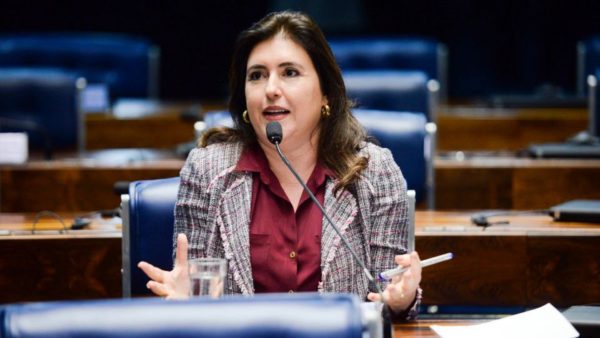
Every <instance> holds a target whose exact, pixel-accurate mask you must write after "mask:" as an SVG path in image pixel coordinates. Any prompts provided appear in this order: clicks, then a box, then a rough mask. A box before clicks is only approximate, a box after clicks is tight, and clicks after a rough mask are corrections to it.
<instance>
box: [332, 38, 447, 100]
mask: <svg viewBox="0 0 600 338" xmlns="http://www.w3.org/2000/svg"><path fill="white" fill-rule="evenodd" d="M329 45H330V47H331V50H332V51H333V54H334V55H335V58H336V61H337V63H338V65H339V66H340V68H341V69H342V71H343V72H346V71H348V70H382V69H387V70H418V71H422V72H424V73H425V74H427V78H428V79H435V80H437V82H438V83H439V85H440V97H441V98H442V99H445V98H446V97H447V68H448V67H447V59H448V52H447V49H446V47H445V46H444V45H443V44H442V43H440V42H438V41H435V40H433V39H428V38H418V37H412V38H411V37H393V36H388V37H384V36H371V37H355V38H339V39H330V40H329Z"/></svg>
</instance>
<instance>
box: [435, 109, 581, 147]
mask: <svg viewBox="0 0 600 338" xmlns="http://www.w3.org/2000/svg"><path fill="white" fill-rule="evenodd" d="M587 120H588V119H587V108H520V109H493V108H473V107H468V106H465V107H445V108H444V107H442V109H441V110H440V112H439V113H438V119H437V124H438V143H437V147H438V150H439V151H450V150H463V151H464V150H513V151H516V150H520V149H523V148H525V147H527V146H528V145H530V144H532V143H546V142H563V141H565V140H566V139H567V138H569V137H572V136H573V135H575V134H576V133H578V132H580V131H583V130H587Z"/></svg>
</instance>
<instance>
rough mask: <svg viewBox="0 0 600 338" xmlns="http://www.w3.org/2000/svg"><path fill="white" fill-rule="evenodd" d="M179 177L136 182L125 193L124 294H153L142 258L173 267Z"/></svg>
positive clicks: (123, 209)
mask: <svg viewBox="0 0 600 338" xmlns="http://www.w3.org/2000/svg"><path fill="white" fill-rule="evenodd" d="M178 189H179V177H173V178H165V179H156V180H144V181H135V182H131V183H130V184H129V195H122V196H121V210H122V218H123V241H122V260H123V297H131V296H140V295H150V294H152V292H151V291H150V290H148V289H147V288H146V283H147V282H148V277H146V275H145V274H144V273H143V272H142V270H140V269H139V268H138V267H137V264H138V263H139V262H140V261H146V262H150V263H152V264H153V265H154V266H157V267H159V268H161V269H164V270H171V269H172V268H173V258H172V256H173V223H174V210H175V201H176V200H177V191H178Z"/></svg>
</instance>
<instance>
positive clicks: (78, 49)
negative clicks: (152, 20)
mask: <svg viewBox="0 0 600 338" xmlns="http://www.w3.org/2000/svg"><path fill="white" fill-rule="evenodd" d="M159 63H160V50H159V48H158V47H157V46H154V45H152V43H151V42H150V41H148V40H146V39H143V38H139V37H133V36H126V35H118V34H92V33H90V34H85V33H39V34H12V35H10V34H4V35H0V67H30V68H32V67H41V68H46V67H52V68H60V69H63V70H68V71H70V72H73V73H75V74H77V75H79V76H81V77H84V78H86V80H87V81H88V84H90V85H104V86H106V87H107V89H108V92H109V95H110V97H111V99H116V98H122V97H140V98H145V97H158V89H159V88H158V74H159Z"/></svg>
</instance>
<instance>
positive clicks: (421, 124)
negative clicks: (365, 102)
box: [204, 109, 434, 208]
mask: <svg viewBox="0 0 600 338" xmlns="http://www.w3.org/2000/svg"><path fill="white" fill-rule="evenodd" d="M353 113H354V116H355V117H356V118H357V119H358V121H359V122H360V123H361V124H362V125H363V126H364V127H365V129H366V130H367V132H368V133H369V135H370V136H373V137H375V138H376V139H377V140H378V141H379V143H380V144H381V146H383V147H385V148H388V149H390V151H391V152H392V155H393V156H394V160H395V161H396V163H397V164H398V166H399V167H400V169H401V170H402V174H403V175H404V178H405V179H406V182H407V186H408V189H412V190H415V191H416V194H417V196H416V199H417V201H422V200H424V198H425V196H427V198H428V203H427V204H428V206H429V207H430V208H433V206H434V205H433V203H434V199H433V194H434V182H433V180H434V178H433V167H432V162H431V156H432V152H433V149H432V147H433V143H432V142H433V140H431V135H430V134H429V133H428V132H427V128H426V125H427V120H426V119H425V116H424V115H422V114H414V113H411V112H398V111H383V110H371V109H355V110H354V111H353ZM204 121H205V122H206V127H207V128H212V127H216V126H231V123H232V121H231V117H230V115H229V113H228V112H224V111H213V112H207V113H206V114H205V115H204Z"/></svg>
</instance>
